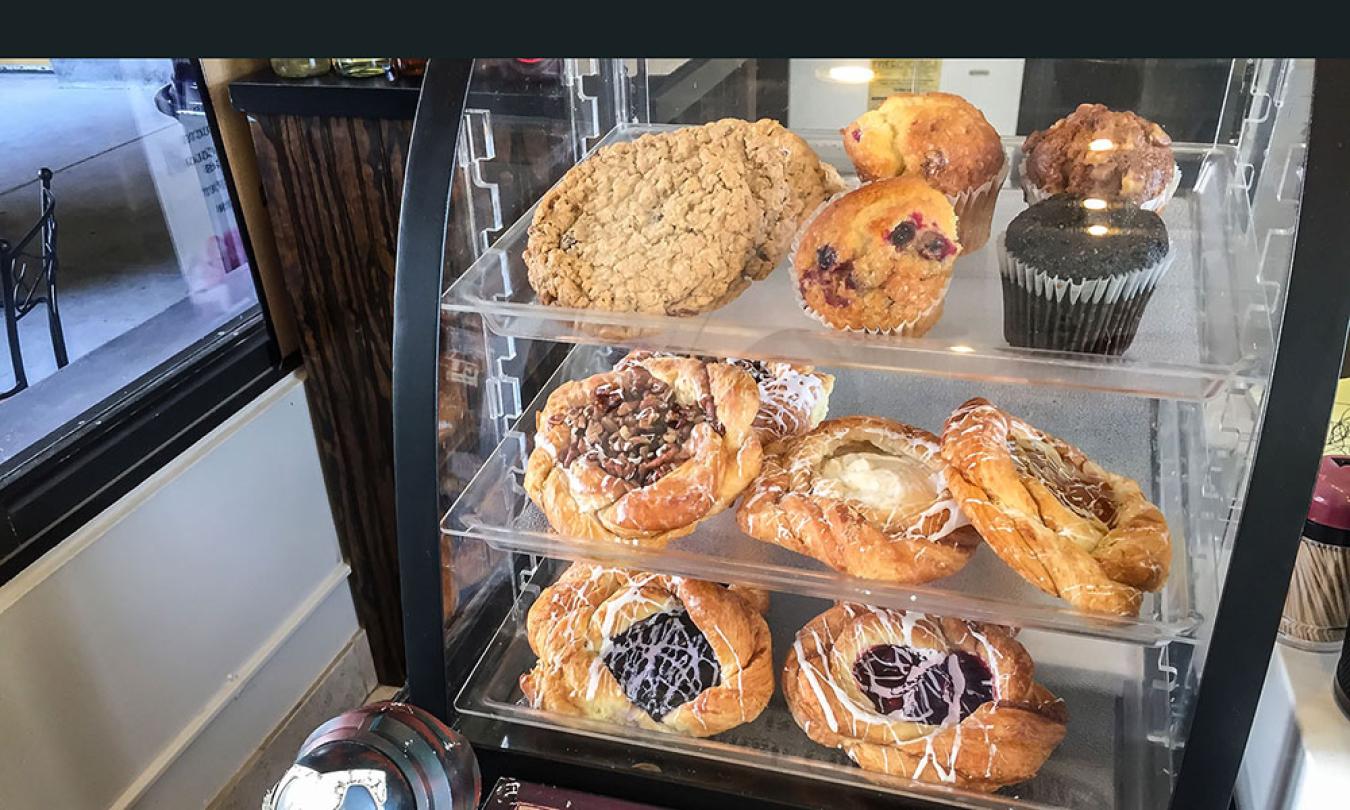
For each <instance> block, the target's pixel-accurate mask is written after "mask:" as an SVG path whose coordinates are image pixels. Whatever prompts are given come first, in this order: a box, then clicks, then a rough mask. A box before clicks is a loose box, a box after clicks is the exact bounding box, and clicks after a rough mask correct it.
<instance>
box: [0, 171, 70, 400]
mask: <svg viewBox="0 0 1350 810" xmlns="http://www.w3.org/2000/svg"><path fill="white" fill-rule="evenodd" d="M38 189H39V195H40V203H41V205H40V210H41V212H42V213H41V215H40V216H39V217H38V220H37V222H36V223H34V225H33V227H31V228H29V229H28V232H27V233H25V234H24V235H23V237H22V238H21V239H19V240H18V241H16V242H12V243H11V242H9V241H6V240H5V239H3V238H0V286H3V288H4V289H3V295H4V306H5V333H6V337H7V338H8V340H9V359H10V363H11V364H12V365H13V367H14V385H13V386H12V387H11V388H9V389H8V390H6V391H3V392H0V400H2V399H5V398H7V397H11V396H14V395H15V394H17V393H19V392H20V391H22V390H24V389H25V388H27V387H28V374H27V372H26V370H25V369H24V363H23V347H22V346H21V345H20V343H19V321H21V320H22V319H23V318H24V316H26V315H28V314H29V313H30V312H32V311H33V310H34V309H36V308H37V307H38V306H39V305H40V304H45V305H46V307H47V328H48V330H49V331H50V333H51V341H52V353H53V354H54V355H55V356H56V367H57V368H65V366H66V364H67V363H68V362H70V361H69V359H68V357H67V355H66V338H65V333H64V331H62V329H61V309H60V306H59V304H58V301H57V295H56V278H57V269H58V267H59V262H58V261H57V257H56V198H55V197H54V196H53V195H52V170H51V169H48V168H45V167H44V168H42V169H40V170H39V171H38Z"/></svg>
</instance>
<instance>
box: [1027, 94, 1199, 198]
mask: <svg viewBox="0 0 1350 810" xmlns="http://www.w3.org/2000/svg"><path fill="white" fill-rule="evenodd" d="M1022 153H1023V162H1022V190H1023V192H1024V193H1025V195H1026V198H1027V202H1032V203H1034V202H1038V201H1040V200H1043V199H1045V198H1046V197H1049V196H1051V195H1053V194H1060V193H1068V194H1075V195H1078V196H1080V197H1096V198H1098V199H1103V200H1106V201H1108V202H1124V203H1130V204H1132V205H1138V206H1140V207H1143V208H1147V209H1149V210H1151V211H1161V210H1162V209H1163V206H1165V205H1166V204H1167V201H1168V200H1169V199H1171V197H1172V194H1173V193H1174V192H1175V191H1176V188H1177V185H1178V184H1179V182H1180V180H1181V172H1180V170H1179V169H1178V168H1177V165H1176V159H1175V158H1174V157H1173V155H1172V139H1171V138H1169V137H1168V136H1167V133H1166V132H1164V131H1163V128H1162V127H1160V126H1158V125H1157V124H1155V123H1153V122H1152V121H1150V120H1148V119H1147V118H1144V117H1142V116H1140V115H1136V114H1135V113H1132V112H1114V111H1112V110H1110V109H1108V108H1107V107H1106V105H1104V104H1080V105H1078V109H1076V110H1074V111H1073V112H1072V113H1070V114H1069V115H1068V116H1066V117H1064V118H1061V119H1059V120H1058V121H1056V122H1055V123H1054V124H1052V125H1051V126H1050V128H1049V129H1044V130H1041V131H1039V132H1033V133H1031V134H1030V135H1028V136H1027V139H1026V142H1025V143H1024V144H1023V145H1022Z"/></svg>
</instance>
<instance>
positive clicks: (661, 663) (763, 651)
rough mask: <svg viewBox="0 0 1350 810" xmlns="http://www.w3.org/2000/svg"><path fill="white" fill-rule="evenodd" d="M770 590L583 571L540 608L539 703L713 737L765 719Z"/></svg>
mask: <svg viewBox="0 0 1350 810" xmlns="http://www.w3.org/2000/svg"><path fill="white" fill-rule="evenodd" d="M767 606H768V597H767V594H765V593H763V592H762V591H754V590H753V589H747V588H742V587H739V586H729V587H728V586H724V585H718V584H716V583H713V582H702V581H699V580H692V579H684V578H681V577H671V576H658V575H656V574H648V573H644V572H641V571H627V570H622V569H616V568H605V567H602V566H598V565H589V564H585V563H576V564H574V565H572V566H571V567H570V568H568V569H567V570H566V571H565V572H564V573H563V575H562V576H561V577H559V578H558V580H557V582H555V583H554V584H553V585H551V586H549V587H548V588H545V589H544V591H543V592H542V593H541V594H540V595H539V598H537V599H536V600H535V602H534V604H533V605H532V606H531V607H530V612H529V616H528V618H527V621H526V627H527V630H528V635H529V642H530V649H532V650H533V651H534V653H535V655H537V656H539V661H538V663H537V664H536V665H535V666H534V668H533V669H531V670H530V671H529V672H527V673H525V674H524V675H522V676H521V678H520V686H521V689H522V691H523V692H524V693H525V697H526V699H527V700H528V701H529V703H530V705H531V706H533V707H535V708H538V709H544V710H546V711H551V712H557V713H560V714H565V715H572V716H579V717H588V718H591V719H594V720H601V721H605V722H610V723H619V724H623V725H630V726H638V727H641V728H647V729H653V730H657V731H668V732H674V733H679V734H688V735H691V736H695V737H707V736H711V735H713V734H719V733H721V732H723V731H726V730H727V729H730V728H733V727H735V726H738V725H740V724H742V723H749V722H751V721H753V720H754V719H755V718H756V717H758V716H759V714H760V712H762V711H764V707H765V706H767V705H768V703H769V698H770V697H772V695H773V689H774V684H773V652H772V649H771V647H770V638H769V627H768V624H766V623H765V621H764V617H763V616H762V615H760V613H761V611H762V610H764V609H766V608H767Z"/></svg>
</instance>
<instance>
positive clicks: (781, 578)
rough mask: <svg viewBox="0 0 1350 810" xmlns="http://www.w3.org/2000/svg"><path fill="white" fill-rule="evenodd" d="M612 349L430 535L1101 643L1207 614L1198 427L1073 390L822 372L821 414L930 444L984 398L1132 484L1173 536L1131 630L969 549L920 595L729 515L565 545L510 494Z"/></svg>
mask: <svg viewBox="0 0 1350 810" xmlns="http://www.w3.org/2000/svg"><path fill="white" fill-rule="evenodd" d="M621 356H622V350H617V349H609V348H602V347H590V346H581V347H577V348H575V349H573V350H572V352H570V353H569V355H568V357H567V360H566V361H565V362H564V363H563V364H562V365H561V366H560V367H559V369H558V371H557V373H555V374H554V376H553V377H552V378H551V379H550V380H549V381H548V382H547V383H546V384H545V385H544V386H543V389H542V390H541V391H540V393H539V394H538V396H537V397H536V399H535V401H534V402H533V403H531V404H530V405H529V406H528V407H527V408H526V409H525V410H524V412H523V415H522V416H521V417H520V419H519V422H518V423H517V429H512V430H509V431H507V434H506V437H505V439H504V440H503V441H502V443H501V444H500V445H499V446H498V447H497V448H496V450H495V451H494V452H493V453H492V455H491V456H490V457H489V458H488V459H487V462H486V464H484V465H483V467H482V468H481V469H480V470H479V472H478V474H477V475H476V477H475V478H474V479H473V480H472V481H471V482H470V483H469V485H468V487H467V488H466V489H465V491H464V493H463V494H462V495H461V497H460V498H459V500H458V501H456V503H455V504H454V506H453V507H452V508H451V509H450V510H449V511H448V512H447V514H446V515H445V517H444V520H443V522H442V529H443V530H444V531H446V532H448V533H450V534H451V535H455V536H458V537H461V538H473V539H477V540H481V541H484V542H486V543H488V544H490V545H491V546H493V547H495V548H498V549H501V550H504V551H512V552H523V553H528V554H536V555H542V556H547V557H554V558H562V559H572V560H575V559H589V560H596V561H601V562H604V563H606V564H612V565H622V566H627V567H633V568H639V569H644V570H651V571H659V572H663V573H670V574H678V575H682V576H689V577H698V578H703V579H712V580H716V581H722V582H727V581H735V582H743V583H746V584H749V585H757V586H761V587H764V588H769V589H772V590H780V591H788V592H793V593H798V594H803V595H810V596H814V597H819V598H824V599H849V600H855V601H860V602H867V603H870V604H875V605H884V606H891V607H901V608H913V609H918V610H923V611H926V612H931V613H939V614H942V613H946V614H951V615H957V616H962V617H964V618H969V619H978V620H984V621H995V622H1000V623H1004V624H1013V625H1018V626H1028V627H1042V628H1047V629H1053V630H1059V631H1065V632H1069V633H1074V634H1079V635H1084V636H1095V637H1101V638H1109V639H1117V640H1128V641H1133V642H1140V643H1156V642H1160V641H1167V640H1191V639H1193V638H1194V637H1195V633H1196V631H1197V630H1198V629H1199V628H1200V626H1201V624H1202V622H1203V619H1204V617H1205V616H1206V615H1208V612H1209V606H1208V605H1207V604H1206V601H1205V597H1204V596H1203V594H1206V593H1210V592H1211V589H1209V588H1204V587H1201V588H1197V583H1207V582H1212V581H1214V578H1215V577H1216V572H1215V563H1214V561H1215V560H1216V559H1217V558H1218V557H1219V548H1218V546H1219V543H1220V541H1221V536H1222V533H1223V531H1224V530H1225V529H1226V526H1227V524H1226V523H1225V522H1224V520H1223V519H1218V518H1215V517H1214V515H1224V516H1225V517H1226V512H1225V511H1224V510H1223V509H1219V508H1216V507H1215V505H1214V503H1213V502H1214V501H1215V500H1216V498H1217V495H1216V493H1215V487H1214V486H1213V485H1212V482H1211V481H1210V480H1209V478H1208V476H1209V475H1211V472H1210V468H1211V467H1212V466H1213V465H1212V463H1210V462H1209V461H1207V459H1208V456H1207V454H1206V450H1205V447H1204V441H1203V436H1204V431H1205V427H1204V425H1203V424H1202V423H1203V414H1202V413H1201V411H1200V408H1199V407H1198V406H1196V405H1194V404H1191V403H1175V402H1166V401H1163V402H1158V401H1150V400H1145V399H1138V398H1133V397H1119V396H1113V395H1108V394H1100V393H1095V392H1086V391H1073V390H1070V391H1065V392H1062V393H1060V394H1057V395H1054V396H1047V395H1046V394H1045V392H1039V393H1038V392H1035V391H1030V390H1027V389H1026V388H1025V387H1021V386H1006V385H997V384H987V383H986V384H980V385H976V384H973V383H970V382H968V381H962V380H945V379H935V378H931V377H919V376H913V375H900V374H892V373H881V372H868V371H862V370H857V369H833V370H832V371H834V373H835V374H836V382H835V389H834V393H833V394H832V396H831V399H830V415H831V416H845V415H851V414H869V415H876V416H885V417H888V418H892V419H896V420H898V421H901V422H905V423H908V424H912V425H915V426H918V427H922V428H924V429H927V430H930V431H933V432H935V433H936V432H940V431H941V429H942V423H943V420H944V419H945V418H946V417H947V415H948V414H949V413H950V412H951V410H953V409H954V408H955V407H956V406H957V405H959V404H960V403H961V402H963V401H964V400H966V399H967V398H969V397H972V396H977V395H978V396H985V397H988V398H990V399H991V400H992V401H994V402H995V403H997V404H999V405H1000V406H1002V407H1005V408H1007V409H1008V410H1010V411H1011V412H1013V413H1017V414H1019V415H1021V416H1023V417H1024V418H1026V419H1028V420H1030V421H1031V422H1032V423H1033V424H1036V425H1038V426H1040V427H1042V428H1044V429H1045V430H1048V431H1050V432H1051V433H1054V434H1056V435H1059V436H1062V437H1064V438H1066V439H1067V440H1069V441H1071V442H1074V443H1076V444H1078V445H1079V446H1080V447H1081V448H1082V449H1083V450H1084V451H1085V452H1087V453H1088V455H1089V456H1090V457H1092V458H1094V459H1096V460H1097V461H1098V462H1099V463H1101V464H1102V465H1103V466H1104V467H1106V468H1107V469H1110V470H1113V471H1115V472H1118V473H1121V474H1124V475H1128V476H1130V477H1131V478H1134V479H1135V480H1137V481H1139V482H1140V484H1141V486H1142V487H1143V488H1144V492H1145V494H1146V495H1148V496H1149V497H1150V498H1151V499H1152V500H1153V501H1154V502H1155V503H1157V504H1158V505H1159V506H1160V507H1161V508H1162V510H1163V512H1164V514H1165V515H1166V517H1167V519H1168V522H1169V526H1170V527H1171V530H1172V536H1173V558H1172V568H1171V575H1170V577H1169V579H1168V582H1167V585H1166V586H1165V587H1164V588H1163V590H1162V591H1160V592H1159V593H1155V594H1146V595H1145V598H1144V601H1143V606H1142V609H1141V612H1140V614H1139V616H1137V617H1114V616H1105V615H1100V614H1088V613H1084V612H1081V611H1078V610H1076V609H1074V608H1071V607H1069V606H1068V605H1067V604H1066V603H1065V602H1063V601H1062V600H1059V599H1057V598H1055V597H1052V596H1049V595H1047V594H1045V593H1042V592H1041V591H1040V590H1038V589H1036V588H1035V587H1033V586H1032V585H1030V584H1028V583H1027V582H1026V581H1024V580H1023V579H1022V578H1021V577H1020V576H1019V575H1018V574H1016V573H1015V572H1014V571H1012V570H1011V569H1010V568H1008V567H1007V566H1006V565H1004V564H1003V563H1002V562H1001V561H1000V560H999V559H998V557H997V556H996V555H994V554H993V552H991V551H990V550H989V549H988V548H983V547H981V548H980V549H978V550H977V552H976V554H975V555H974V557H973V558H972V560H971V561H970V563H969V564H968V565H967V566H966V567H965V568H964V569H962V570H961V571H960V572H958V573H957V574H955V575H953V576H951V577H947V578H945V579H941V580H938V581H936V582H931V583H928V584H926V585H899V584H893V583H887V582H879V581H875V580H867V579H860V578H857V577H852V576H847V575H845V574H841V573H838V572H836V571H833V570H831V569H829V568H828V567H826V566H825V565H823V564H821V563H819V562H817V561H816V560H814V559H812V558H809V557H805V556H803V555H800V554H796V553H794V552H791V551H788V550H787V549H784V548H781V547H779V546H777V545H773V544H769V543H763V542H760V541H758V540H755V539H753V538H750V537H748V536H746V535H744V534H742V533H741V532H740V530H739V529H738V527H737V525H736V520H735V515H734V509H733V510H728V511H726V512H723V513H721V514H719V515H717V516H715V517H713V518H712V519H710V520H708V521H706V522H704V523H703V524H701V525H700V526H699V528H698V529H697V530H696V531H695V532H694V533H693V534H691V535H689V536H688V537H684V538H681V539H679V540H676V541H673V542H671V543H670V544H669V545H668V546H667V547H665V548H662V549H651V548H643V547H638V546H629V545H621V544H615V543H605V542H596V541H586V540H581V539H577V538H570V537H564V536H562V535H559V534H558V533H556V532H554V531H552V530H551V529H550V527H549V525H548V521H547V520H546V519H545V517H544V516H543V514H542V513H541V512H540V511H539V510H538V509H537V508H536V507H535V506H534V504H533V503H531V502H530V500H529V498H528V497H527V495H526V494H525V491H524V488H523V485H522V481H523V477H524V470H525V462H526V459H527V458H528V455H529V452H530V451H531V449H532V434H533V426H534V415H535V413H536V412H537V410H538V409H539V408H541V407H542V406H543V403H544V401H545V399H546V398H547V396H548V394H549V393H550V392H551V391H552V390H553V389H555V388H556V387H557V386H558V385H561V384H562V382H564V381H565V380H569V379H577V378H580V377H584V376H586V375H589V374H593V373H596V372H599V371H604V370H608V369H609V368H611V367H612V365H613V363H614V362H615V361H616V360H617V359H618V358H619V357H621Z"/></svg>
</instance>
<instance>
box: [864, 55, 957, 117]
mask: <svg viewBox="0 0 1350 810" xmlns="http://www.w3.org/2000/svg"><path fill="white" fill-rule="evenodd" d="M941 75H942V60H941V59H873V60H872V81H871V82H869V83H868V85H867V109H869V110H875V109H876V108H877V107H879V106H881V102H883V101H885V100H886V97H887V96H889V95H891V94H892V93H927V92H931V91H933V90H936V89H938V79H939V78H940V77H941Z"/></svg>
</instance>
